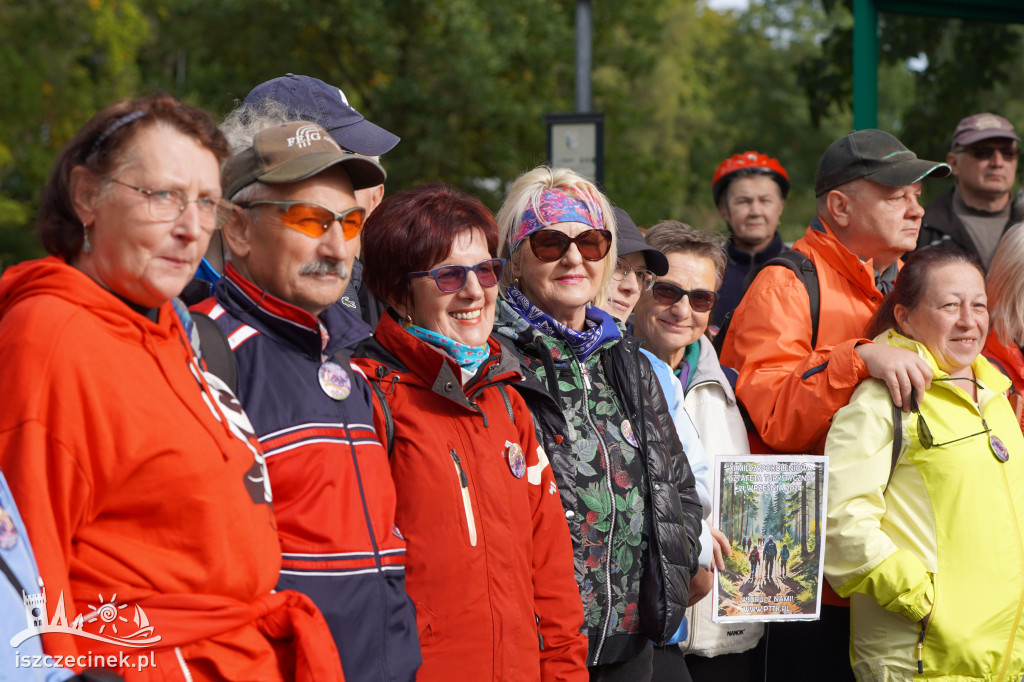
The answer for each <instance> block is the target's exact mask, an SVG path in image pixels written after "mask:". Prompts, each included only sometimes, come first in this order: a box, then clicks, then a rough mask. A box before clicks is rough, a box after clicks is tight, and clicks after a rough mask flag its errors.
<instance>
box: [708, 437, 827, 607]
mask: <svg viewBox="0 0 1024 682" xmlns="http://www.w3.org/2000/svg"><path fill="white" fill-rule="evenodd" d="M827 489H828V460H827V458H825V457H811V456H808V455H771V456H758V457H756V458H754V459H752V458H751V457H750V456H749V455H747V456H744V457H716V458H715V489H714V508H715V519H714V521H715V525H716V526H718V528H720V529H721V531H722V532H723V533H725V535H726V536H727V537H728V538H729V539H730V541H731V543H732V556H731V557H727V558H726V559H725V570H724V571H717V578H718V580H717V583H716V588H715V590H714V595H715V596H714V599H715V602H714V607H715V608H714V612H713V616H712V618H713V620H715V621H716V622H719V623H728V622H738V621H758V620H760V621H767V620H814V619H817V618H818V616H819V610H820V605H821V581H822V579H823V578H822V566H823V565H824V561H825V534H824V530H825V509H826V507H825V491H826V490H827Z"/></svg>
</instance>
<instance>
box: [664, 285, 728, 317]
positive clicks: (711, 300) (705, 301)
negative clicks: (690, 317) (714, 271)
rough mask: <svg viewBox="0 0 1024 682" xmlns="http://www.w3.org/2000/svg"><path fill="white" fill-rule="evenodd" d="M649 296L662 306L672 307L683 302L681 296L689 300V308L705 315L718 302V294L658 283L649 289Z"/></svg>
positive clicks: (705, 290)
mask: <svg viewBox="0 0 1024 682" xmlns="http://www.w3.org/2000/svg"><path fill="white" fill-rule="evenodd" d="M651 296H653V297H654V300H655V301H657V302H658V303H661V304H662V305H674V304H676V303H678V302H679V301H681V300H683V296H688V297H689V298H690V307H691V308H693V309H694V310H695V311H696V312H698V313H706V312H708V311H709V310H711V309H712V308H714V307H715V303H716V302H717V301H718V294H716V293H715V292H714V291H708V290H707V289H694V290H692V291H689V290H687V289H684V288H682V287H681V286H679V285H678V284H672V283H671V282H662V281H658V282H655V283H654V286H653V287H651Z"/></svg>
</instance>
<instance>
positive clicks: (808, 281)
mask: <svg viewBox="0 0 1024 682" xmlns="http://www.w3.org/2000/svg"><path fill="white" fill-rule="evenodd" d="M769 265H780V266H782V267H784V268H788V269H789V270H792V271H793V273H794V274H795V275H796V276H797V278H798V279H799V280H800V281H801V282H803V283H804V288H805V289H807V298H808V299H809V301H810V309H811V348H815V347H816V346H817V345H818V318H819V317H820V316H821V288H820V286H819V284H818V271H817V270H816V269H815V268H814V263H813V262H812V261H811V259H810V258H808V257H807V256H805V255H804V254H802V253H800V252H799V251H793V250H792V249H790V250H788V251H783V252H782V253H781V254H779V255H778V256H776V257H775V258H772V259H771V260H769V261H767V262H766V263H765V264H764V267H768V266H769ZM734 312H735V309H733V310H730V311H729V312H728V313H726V315H725V319H724V320H723V321H722V326H721V327H719V328H718V334H716V335H715V339H714V341H713V342H712V345H713V346H714V347H715V352H716V353H718V354H719V355H721V354H722V346H723V345H724V344H725V335H726V333H728V331H729V324H730V323H731V322H732V315H733V313H734Z"/></svg>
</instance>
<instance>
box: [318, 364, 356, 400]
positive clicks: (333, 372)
mask: <svg viewBox="0 0 1024 682" xmlns="http://www.w3.org/2000/svg"><path fill="white" fill-rule="evenodd" d="M317 375H318V376H319V378H320V388H322V389H323V390H324V393H326V394H327V395H329V396H330V397H331V398H333V399H335V400H344V399H345V398H347V397H348V394H349V393H351V392H352V379H350V378H349V376H348V372H346V371H345V370H344V369H342V368H341V365H339V364H338V363H336V362H325V363H324V364H322V365H320V369H319V370H318V372H317Z"/></svg>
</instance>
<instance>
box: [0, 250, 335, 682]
mask: <svg viewBox="0 0 1024 682" xmlns="http://www.w3.org/2000/svg"><path fill="white" fill-rule="evenodd" d="M0 357H2V358H3V362H2V363H0V395H3V396H4V398H3V410H0V466H2V468H3V470H4V472H5V474H6V475H7V477H8V480H9V481H10V484H11V488H12V490H13V492H14V496H15V498H16V500H17V503H18V506H19V508H20V510H21V512H22V515H23V517H24V519H25V523H26V525H27V527H28V532H29V534H30V536H31V538H32V543H33V545H34V547H35V550H36V556H37V559H38V563H39V568H40V573H41V575H42V577H43V579H44V581H45V596H46V599H47V602H48V604H47V608H46V611H47V613H46V614H45V615H44V618H45V619H46V624H50V623H51V621H52V620H53V618H54V616H55V615H56V614H55V611H56V606H57V604H58V600H59V599H60V598H61V597H62V598H63V605H64V611H65V613H66V617H67V622H68V624H69V625H70V624H71V623H72V622H73V620H74V619H75V617H76V616H77V615H78V614H83V615H84V616H85V618H86V621H88V619H89V617H90V615H91V612H93V611H94V610H96V609H98V608H99V607H100V606H101V605H102V604H104V603H110V602H112V601H114V600H115V599H116V604H117V606H118V607H120V605H122V604H124V605H126V606H127V608H125V609H124V611H123V612H122V613H125V614H127V616H128V618H129V619H130V617H131V614H132V612H133V610H134V609H133V608H132V605H136V604H145V603H146V600H147V599H156V598H158V597H160V598H164V599H165V601H166V600H167V599H170V600H171V601H173V599H172V598H171V597H173V595H187V596H183V597H182V598H181V600H180V601H181V605H180V606H179V608H178V609H177V610H175V609H157V610H156V613H154V615H153V617H152V621H151V623H150V624H151V625H152V626H153V632H152V635H153V636H159V635H160V631H161V622H160V617H164V618H165V619H167V620H165V628H166V630H167V632H168V637H166V638H164V641H163V642H160V643H157V644H155V647H156V650H155V664H156V669H155V670H149V671H146V676H145V677H143V673H142V672H141V671H138V670H127V669H125V670H122V671H121V674H123V675H126V676H127V677H129V678H130V679H166V680H171V679H187V677H186V676H187V675H190V676H191V679H193V680H207V679H210V680H213V679H246V680H257V679H259V680H281V679H290V678H291V676H292V673H291V672H290V669H291V667H292V664H294V661H289V662H287V663H285V662H282V661H280V660H279V653H278V652H276V651H275V643H274V642H273V641H272V639H271V637H272V636H271V635H267V634H265V631H266V629H265V628H263V629H261V628H260V627H258V626H257V624H256V623H254V622H253V620H252V619H250V618H249V616H245V617H243V616H241V615H240V616H239V617H236V618H234V619H230V618H228V619H222V620H223V623H224V625H223V627H220V628H211V627H205V628H197V631H199V630H201V631H202V632H203V635H197V636H196V639H194V640H192V641H188V638H187V637H184V638H183V637H182V636H180V634H178V635H175V634H172V633H180V632H181V631H182V629H183V624H185V626H186V627H187V624H188V623H189V622H196V623H199V622H202V620H203V618H204V610H203V609H202V608H196V604H197V603H198V604H202V602H203V598H204V597H208V600H209V602H210V603H211V605H212V607H214V608H218V607H222V606H224V604H225V603H226V604H240V605H249V604H255V603H257V602H262V601H264V600H266V599H267V595H268V594H269V593H270V591H271V590H272V589H273V588H274V585H275V584H276V582H277V578H278V570H279V568H280V565H281V553H280V549H279V546H278V539H277V533H276V530H275V524H274V516H273V510H272V508H271V505H270V488H269V485H268V484H267V483H266V478H265V468H264V466H263V458H262V455H261V454H260V453H259V450H258V449H257V448H255V447H254V446H253V445H252V440H250V438H251V433H250V432H251V428H249V429H247V428H246V426H247V424H248V420H247V419H246V418H245V416H244V413H242V412H241V410H240V409H239V410H237V411H236V410H235V406H236V405H237V403H236V402H235V401H234V400H233V396H231V395H230V393H226V394H225V393H223V392H221V391H219V390H218V389H217V388H216V387H211V386H210V385H209V383H208V381H207V380H206V378H205V377H204V376H203V375H202V374H201V373H199V372H198V371H197V369H196V364H195V361H194V359H193V357H192V352H191V349H190V347H189V346H188V343H187V341H186V339H185V336H184V333H183V330H182V326H181V323H180V320H179V319H178V316H177V315H176V314H175V312H174V309H173V307H172V306H171V304H169V303H168V304H165V305H164V306H163V307H161V308H160V310H159V315H158V321H157V322H153V321H151V320H150V319H148V318H147V317H145V316H143V315H140V314H139V313H137V312H135V311H133V310H132V309H131V308H129V307H128V306H127V305H126V304H125V303H123V302H122V301H121V300H119V299H118V298H116V297H115V296H113V295H112V294H111V293H110V292H108V291H106V290H104V289H102V288H101V287H100V286H99V285H97V284H96V283H95V282H93V281H92V280H91V279H89V278H88V277H87V276H86V275H85V274H83V273H82V272H80V271H78V270H77V269H75V268H73V267H71V266H69V265H67V264H65V263H64V262H63V261H61V260H59V259H57V258H52V257H51V258H46V259H43V260H39V261H31V262H26V263H22V264H20V265H16V266H14V267H11V268H9V269H8V270H7V271H6V272H5V273H4V275H3V278H2V279H0ZM214 405H216V406H217V407H214ZM296 596H297V597H301V599H299V600H298V601H299V602H301V601H302V600H304V599H305V597H302V596H301V595H296ZM292 603H293V604H294V603H295V602H294V601H293V602H292ZM300 606H303V604H300ZM235 611H236V612H239V613H241V611H242V609H236V610H235ZM253 611H254V614H252V615H253V616H254V617H255V616H256V615H257V612H258V613H261V614H263V615H265V613H266V609H262V611H261V610H260V609H258V608H254V609H253ZM157 613H159V616H158V615H157ZM92 617H93V618H94V619H96V616H95V615H92ZM312 618H313V620H314V621H315V622H314V625H313V626H312V629H313V630H316V629H317V628H322V630H323V633H325V634H326V632H327V631H326V625H325V624H324V623H323V619H322V617H321V616H320V615H319V613H317V612H315V609H314V610H313V616H312ZM170 619H173V622H169V620H170ZM317 621H318V624H317ZM104 622H105V621H104ZM101 624H102V623H101V622H96V621H94V622H93V623H92V624H90V623H88V622H86V623H85V624H84V627H83V629H84V630H86V631H92V632H96V631H97V627H96V626H98V625H101ZM117 625H120V626H121V628H120V632H119V634H120V635H122V636H123V635H124V634H125V633H130V632H132V631H133V630H134V629H135V628H134V627H133V624H132V623H131V622H130V620H125V622H121V620H114V621H113V623H112V624H108V625H107V627H106V628H105V629H106V632H105V633H104V634H107V635H110V634H111V631H112V630H113V626H117ZM225 628H226V629H225ZM284 630H287V628H284ZM200 637H201V638H200ZM43 638H44V648H45V650H46V651H47V653H50V654H54V655H68V654H84V653H87V652H88V651H96V650H105V651H109V650H110V647H103V646H102V645H101V644H99V643H97V642H95V641H93V640H90V639H87V638H85V637H83V636H76V635H74V634H45V635H43ZM278 644H279V643H278ZM326 645H327V649H326V651H325V652H324V655H325V656H326V657H327V661H328V664H329V665H328V669H329V670H333V668H334V667H336V668H337V669H338V670H337V673H338V677H340V665H338V664H337V653H336V652H335V651H334V648H333V643H332V642H331V640H330V637H329V635H327V636H326ZM126 651H128V652H129V653H132V654H133V655H134V654H135V653H136V652H138V653H148V652H149V649H126ZM332 654H333V657H334V658H333V660H332V659H331V658H330V657H331V655H332ZM133 660H134V659H133ZM76 667H77V668H79V669H80V668H81V667H83V666H82V665H81V664H79V665H76ZM186 668H187V672H186V671H185V669H186ZM332 679H333V678H332Z"/></svg>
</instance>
